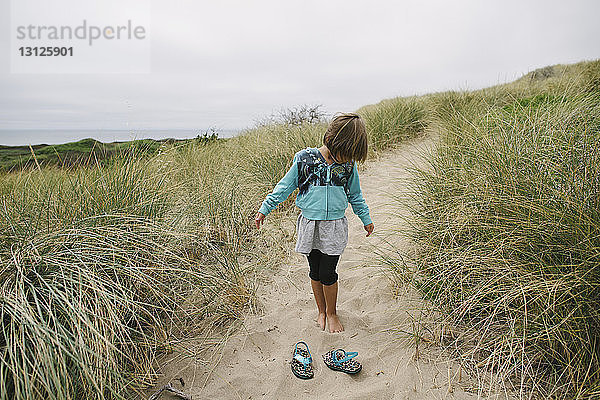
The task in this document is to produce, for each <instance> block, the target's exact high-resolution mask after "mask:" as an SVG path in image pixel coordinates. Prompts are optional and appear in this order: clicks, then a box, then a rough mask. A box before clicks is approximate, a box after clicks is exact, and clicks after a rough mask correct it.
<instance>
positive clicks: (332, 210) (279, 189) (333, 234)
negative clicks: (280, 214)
mask: <svg viewBox="0 0 600 400" xmlns="http://www.w3.org/2000/svg"><path fill="white" fill-rule="evenodd" d="M366 158H367V131H366V128H365V124H364V122H363V120H362V119H361V118H360V116H359V115H358V114H352V113H348V114H341V115H338V116H337V117H335V118H334V119H333V121H331V123H330V124H329V126H328V128H327V131H326V132H325V135H324V137H323V146H321V147H319V148H312V147H307V148H306V149H304V150H300V151H299V152H297V153H296V154H295V155H294V161H293V165H292V167H291V168H290V169H289V171H288V172H287V173H286V175H285V176H284V177H283V178H282V179H281V180H280V181H279V183H277V185H276V186H275V188H274V189H273V192H271V193H270V194H268V195H267V197H266V198H265V200H264V201H263V203H262V205H261V207H260V209H259V210H258V213H257V214H256V218H255V220H254V223H255V225H256V228H257V229H259V228H260V224H261V223H263V221H264V219H265V216H266V215H267V214H269V213H270V212H271V211H272V210H273V209H274V208H275V207H277V205H278V204H279V203H281V202H282V201H284V200H285V199H287V198H288V196H289V195H290V194H291V193H292V192H293V191H294V189H296V188H298V189H299V191H298V195H297V196H296V205H297V206H298V207H299V208H300V209H301V210H302V212H301V213H300V215H298V220H297V221H296V230H297V233H298V239H297V242H296V248H295V251H297V252H299V253H302V254H304V255H306V256H307V258H308V265H309V270H310V272H309V274H308V276H309V277H310V280H311V281H310V283H311V286H312V289H313V293H314V296H315V301H316V303H317V309H318V311H319V316H318V317H317V322H318V323H319V326H320V327H321V329H322V330H325V325H326V323H329V332H331V333H334V332H341V331H343V330H344V327H343V326H342V324H341V322H340V320H339V318H338V316H337V313H336V302H337V292H338V284H337V279H338V275H337V273H336V272H335V268H336V266H337V263H338V261H339V258H340V255H341V254H342V253H343V251H344V249H345V248H346V244H347V243H348V219H347V218H346V216H345V212H346V208H347V207H348V202H350V204H351V205H352V211H354V213H355V214H356V215H357V216H358V217H359V218H360V219H361V221H362V222H363V225H364V229H365V230H366V231H367V235H366V236H369V235H370V234H371V233H372V232H373V229H374V225H373V222H372V220H371V217H370V215H369V207H368V206H367V204H366V202H365V199H364V198H363V196H362V191H361V189H360V182H359V179H358V169H357V168H356V162H355V161H365V159H366Z"/></svg>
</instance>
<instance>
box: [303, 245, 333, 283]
mask: <svg viewBox="0 0 600 400" xmlns="http://www.w3.org/2000/svg"><path fill="white" fill-rule="evenodd" d="M307 257H308V265H309V266H310V272H309V273H308V276H309V277H310V279H312V280H313V281H320V282H321V283H322V284H323V285H333V284H334V283H336V282H337V280H338V274H337V272H335V267H336V265H337V263H338V260H339V259H340V256H339V255H336V256H332V255H329V254H325V253H322V252H321V251H319V250H317V249H312V251H311V252H310V254H309V255H308V256H307Z"/></svg>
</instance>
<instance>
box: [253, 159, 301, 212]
mask: <svg viewBox="0 0 600 400" xmlns="http://www.w3.org/2000/svg"><path fill="white" fill-rule="evenodd" d="M297 187H298V154H296V155H295V156H294V162H293V164H292V166H291V167H290V169H289V171H288V172H287V173H286V174H285V176H284V177H283V178H281V180H280V181H279V182H278V183H277V185H275V188H274V189H273V191H272V192H271V193H269V194H268V195H267V197H266V198H265V200H264V201H263V202H262V205H261V206H260V208H259V210H258V212H260V213H262V214H264V215H265V216H266V215H267V214H269V213H270V212H271V211H273V210H274V209H275V207H277V205H278V204H279V203H281V202H283V201H284V200H285V199H287V198H288V197H289V196H290V194H292V192H293V191H294V189H296V188H297Z"/></svg>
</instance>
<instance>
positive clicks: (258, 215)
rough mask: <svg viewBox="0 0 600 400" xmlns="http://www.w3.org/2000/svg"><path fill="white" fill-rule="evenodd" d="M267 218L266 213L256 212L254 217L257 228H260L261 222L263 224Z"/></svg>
mask: <svg viewBox="0 0 600 400" xmlns="http://www.w3.org/2000/svg"><path fill="white" fill-rule="evenodd" d="M264 220H265V215H264V214H263V213H261V212H257V213H256V217H254V225H256V229H260V224H262V223H263V222H264Z"/></svg>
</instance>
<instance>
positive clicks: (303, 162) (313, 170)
mask: <svg viewBox="0 0 600 400" xmlns="http://www.w3.org/2000/svg"><path fill="white" fill-rule="evenodd" d="M296 188H298V189H299V191H298V195H297V196H296V205H297V206H298V208H300V209H301V210H302V215H303V216H304V217H305V218H308V219H312V220H332V219H339V218H343V217H344V214H345V213H346V208H348V202H350V204H351V205H352V211H354V214H356V215H357V216H358V217H359V218H360V219H361V221H362V223H363V225H369V224H370V223H372V220H371V216H370V215H369V207H368V206H367V203H366V202H365V199H364V198H363V195H362V191H361V190H360V181H359V179H358V169H357V168H356V163H355V162H353V161H349V162H345V163H341V164H338V163H333V164H331V165H328V164H327V161H326V160H325V157H323V155H322V154H321V152H320V151H319V149H317V148H314V147H307V148H306V149H303V150H300V151H299V152H297V153H296V154H295V155H294V163H293V165H292V166H291V168H290V169H289V171H288V172H287V173H286V174H285V176H284V177H283V178H281V180H280V181H279V183H277V185H275V188H274V189H273V191H272V192H271V193H269V194H268V195H267V197H266V198H265V200H264V201H263V203H262V205H261V206H260V209H259V210H258V211H259V212H260V213H262V214H264V215H267V214H269V213H270V212H271V211H273V209H275V207H277V205H278V204H279V203H281V202H283V201H284V200H285V199H287V198H288V197H289V195H290V194H292V192H293V191H294V189H296Z"/></svg>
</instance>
